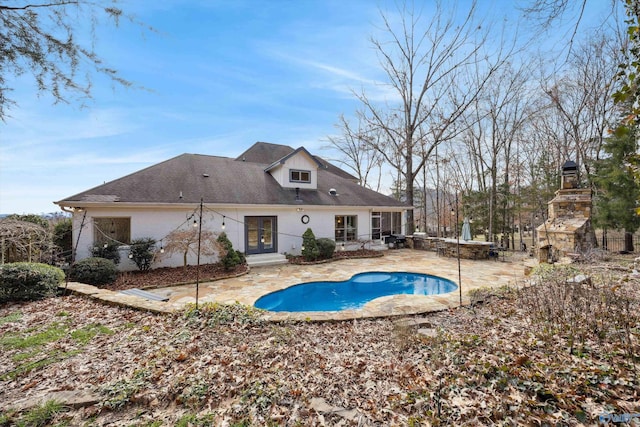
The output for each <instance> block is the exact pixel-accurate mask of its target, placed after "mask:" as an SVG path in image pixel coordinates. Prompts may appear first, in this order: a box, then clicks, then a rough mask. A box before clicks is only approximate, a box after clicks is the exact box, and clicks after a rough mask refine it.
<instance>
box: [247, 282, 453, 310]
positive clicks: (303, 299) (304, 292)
mask: <svg viewBox="0 0 640 427" xmlns="http://www.w3.org/2000/svg"><path fill="white" fill-rule="evenodd" d="M456 289H458V286H457V285H456V284H455V283H453V282H452V281H451V280H449V279H444V278H442V277H438V276H432V275H430V274H421V273H408V272H391V273H387V272H367V273H359V274H356V275H355V276H353V277H351V279H349V280H345V281H342V282H308V283H301V284H299V285H294V286H291V287H289V288H286V289H281V290H279V291H276V292H272V293H270V294H267V295H264V296H262V297H260V298H259V299H258V300H257V301H256V302H255V304H254V305H255V306H256V307H257V308H261V309H264V310H269V311H340V310H350V309H358V308H362V307H363V306H364V305H365V304H366V303H367V302H369V301H371V300H374V299H376V298H380V297H383V296H388V295H398V294H410V295H436V294H445V293H449V292H453V291H454V290H456Z"/></svg>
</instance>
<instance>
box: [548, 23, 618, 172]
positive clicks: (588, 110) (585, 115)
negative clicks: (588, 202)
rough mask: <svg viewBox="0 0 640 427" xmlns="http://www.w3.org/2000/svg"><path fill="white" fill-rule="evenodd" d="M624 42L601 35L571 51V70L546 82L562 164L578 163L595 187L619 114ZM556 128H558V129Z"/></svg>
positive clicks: (569, 68) (549, 111) (613, 35)
mask: <svg viewBox="0 0 640 427" xmlns="http://www.w3.org/2000/svg"><path fill="white" fill-rule="evenodd" d="M623 44H624V41H623V40H622V39H621V38H620V37H618V34H596V35H594V37H592V38H590V39H589V40H588V41H586V42H584V43H582V44H580V45H578V46H577V47H576V48H575V49H574V50H573V51H572V53H571V55H570V59H569V63H568V65H569V67H568V68H567V71H565V72H563V73H560V74H558V75H556V76H555V78H551V79H549V78H547V77H544V78H542V83H541V86H542V89H543V92H544V94H545V98H546V100H547V102H548V106H549V108H547V109H544V110H543V111H544V112H546V113H548V114H550V115H552V116H553V117H549V118H548V119H547V120H548V123H553V122H555V126H551V127H549V130H551V131H552V132H553V133H554V134H555V135H554V136H553V138H552V139H551V141H553V142H555V144H556V150H557V151H558V155H559V156H560V157H561V160H562V161H564V160H567V159H572V160H574V161H576V162H577V163H578V164H579V165H580V167H581V169H582V170H583V171H584V172H586V173H585V175H584V180H585V181H586V182H587V183H590V172H591V171H590V165H591V162H592V161H596V160H597V159H598V158H599V155H600V152H601V149H602V144H603V141H604V138H605V137H606V136H607V131H608V130H609V129H610V128H611V127H613V125H614V124H615V122H616V120H617V117H618V113H617V111H616V109H615V107H614V99H613V94H614V92H615V88H616V85H615V80H616V75H617V73H618V64H619V63H620V62H621V60H622V56H621V50H622V46H623ZM554 128H555V129H554Z"/></svg>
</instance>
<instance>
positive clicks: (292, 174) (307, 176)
mask: <svg viewBox="0 0 640 427" xmlns="http://www.w3.org/2000/svg"><path fill="white" fill-rule="evenodd" d="M289 181H290V182H304V183H307V184H308V183H310V182H311V172H310V171H303V170H296V169H291V170H290V171H289Z"/></svg>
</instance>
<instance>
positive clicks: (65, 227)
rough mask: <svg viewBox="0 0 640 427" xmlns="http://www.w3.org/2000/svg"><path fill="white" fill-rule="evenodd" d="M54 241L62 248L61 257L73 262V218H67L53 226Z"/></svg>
mask: <svg viewBox="0 0 640 427" xmlns="http://www.w3.org/2000/svg"><path fill="white" fill-rule="evenodd" d="M53 243H54V244H55V245H56V246H58V247H59V248H60V251H61V252H62V254H61V257H62V258H63V259H64V261H66V262H71V253H72V251H73V236H72V223H71V218H65V219H63V220H62V221H60V222H59V223H57V224H56V225H55V226H54V228H53Z"/></svg>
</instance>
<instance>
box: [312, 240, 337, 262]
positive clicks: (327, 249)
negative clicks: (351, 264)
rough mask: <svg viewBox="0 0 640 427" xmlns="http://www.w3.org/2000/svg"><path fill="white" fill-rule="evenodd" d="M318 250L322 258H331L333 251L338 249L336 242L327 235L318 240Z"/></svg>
mask: <svg viewBox="0 0 640 427" xmlns="http://www.w3.org/2000/svg"><path fill="white" fill-rule="evenodd" d="M316 245H317V246H318V251H319V253H320V259H331V258H333V253H334V252H335V251H336V242H334V241H333V240H331V239H328V238H326V237H321V238H319V239H317V240H316Z"/></svg>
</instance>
